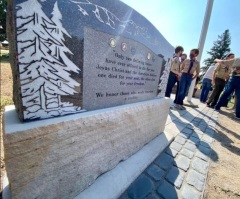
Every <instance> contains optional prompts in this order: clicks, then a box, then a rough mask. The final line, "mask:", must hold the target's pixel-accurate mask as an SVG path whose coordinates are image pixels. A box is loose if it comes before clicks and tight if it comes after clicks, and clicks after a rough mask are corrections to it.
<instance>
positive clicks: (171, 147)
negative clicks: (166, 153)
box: [169, 141, 182, 152]
mask: <svg viewBox="0 0 240 199" xmlns="http://www.w3.org/2000/svg"><path fill="white" fill-rule="evenodd" d="M169 148H170V149H174V150H176V151H178V152H179V151H180V150H181V148H182V145H181V144H179V143H177V142H175V141H173V142H172V144H170V146H169Z"/></svg>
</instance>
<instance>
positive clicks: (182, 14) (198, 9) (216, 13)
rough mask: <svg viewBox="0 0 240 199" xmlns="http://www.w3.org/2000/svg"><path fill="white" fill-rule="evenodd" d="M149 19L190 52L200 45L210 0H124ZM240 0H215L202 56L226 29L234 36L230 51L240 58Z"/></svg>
mask: <svg viewBox="0 0 240 199" xmlns="http://www.w3.org/2000/svg"><path fill="white" fill-rule="evenodd" d="M121 1H122V2H124V3H125V4H127V5H129V6H130V7H132V8H133V9H135V10H136V11H138V12H139V13H140V14H141V15H143V16H144V17H145V18H147V19H148V20H149V21H150V22H151V23H152V24H153V25H154V26H155V27H156V28H157V29H158V30H159V32H161V34H162V35H163V36H164V37H165V38H166V39H167V40H168V41H169V42H170V43H171V44H172V45H173V46H174V47H176V46H177V45H181V46H183V47H184V53H186V54H187V55H189V51H190V50H191V49H192V48H197V47H198V43H199V39H200V35H201V30H202V25H203V20H204V16H205V11H206V6H207V0H180V1H179V0H148V1H146V0H121ZM239 9H240V0H231V1H229V0H214V2H213V9H212V14H211V18H210V23H209V26H208V32H207V36H206V40H205V44H204V49H203V53H202V58H201V65H202V66H204V64H203V60H204V59H206V58H208V57H210V56H209V55H208V54H207V51H209V50H210V49H211V48H212V47H213V42H214V41H216V40H217V39H218V35H221V34H222V33H223V32H224V31H225V30H226V29H229V31H230V35H231V45H230V48H231V52H233V53H234V54H235V57H240V12H239Z"/></svg>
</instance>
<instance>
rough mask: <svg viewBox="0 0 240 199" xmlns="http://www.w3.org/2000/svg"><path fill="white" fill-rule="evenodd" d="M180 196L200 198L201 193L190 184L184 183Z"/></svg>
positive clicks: (189, 198)
mask: <svg viewBox="0 0 240 199" xmlns="http://www.w3.org/2000/svg"><path fill="white" fill-rule="evenodd" d="M181 196H182V197H181V199H200V198H201V193H200V192H198V191H197V190H196V189H195V188H194V187H192V186H189V185H184V186H183V189H182V194H181Z"/></svg>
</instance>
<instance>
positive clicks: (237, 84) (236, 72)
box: [214, 57, 240, 120]
mask: <svg viewBox="0 0 240 199" xmlns="http://www.w3.org/2000/svg"><path fill="white" fill-rule="evenodd" d="M215 62H217V63H220V64H226V65H228V66H230V67H231V68H232V71H233V72H232V75H231V77H230V78H229V80H228V83H227V85H226V87H225V89H224V91H223V94H222V95H221V97H220V98H219V100H218V102H217V104H216V106H215V107H214V108H215V110H217V111H218V110H220V108H221V106H222V104H223V103H224V101H225V100H226V99H227V98H228V96H229V95H231V93H232V92H233V91H234V90H235V95H236V97H237V98H236V99H235V100H236V111H235V119H238V120H240V57H238V58H236V59H230V60H220V59H215Z"/></svg>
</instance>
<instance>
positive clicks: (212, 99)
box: [207, 77, 226, 107]
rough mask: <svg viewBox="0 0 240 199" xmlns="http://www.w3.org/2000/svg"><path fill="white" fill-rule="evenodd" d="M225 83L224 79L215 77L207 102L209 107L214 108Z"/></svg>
mask: <svg viewBox="0 0 240 199" xmlns="http://www.w3.org/2000/svg"><path fill="white" fill-rule="evenodd" d="M225 83H226V82H225V80H224V79H221V78H218V77H216V79H215V85H214V87H213V91H212V93H211V95H210V96H209V98H208V101H207V104H208V105H209V106H211V107H214V106H215V105H216V104H217V101H218V98H219V96H220V94H221V92H222V91H223V89H224V86H225Z"/></svg>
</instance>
